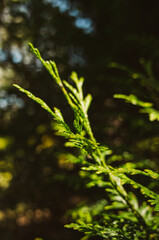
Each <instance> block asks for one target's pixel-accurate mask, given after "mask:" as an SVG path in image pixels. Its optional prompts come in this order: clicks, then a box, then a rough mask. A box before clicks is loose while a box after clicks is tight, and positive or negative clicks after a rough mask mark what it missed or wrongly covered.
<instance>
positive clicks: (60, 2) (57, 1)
mask: <svg viewBox="0 0 159 240" xmlns="http://www.w3.org/2000/svg"><path fill="white" fill-rule="evenodd" d="M45 1H46V2H49V3H51V5H52V6H53V7H58V8H59V10H60V12H62V13H63V12H66V11H67V10H69V9H70V3H69V2H68V1H67V0H45Z"/></svg>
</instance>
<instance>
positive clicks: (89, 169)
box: [14, 43, 159, 240]
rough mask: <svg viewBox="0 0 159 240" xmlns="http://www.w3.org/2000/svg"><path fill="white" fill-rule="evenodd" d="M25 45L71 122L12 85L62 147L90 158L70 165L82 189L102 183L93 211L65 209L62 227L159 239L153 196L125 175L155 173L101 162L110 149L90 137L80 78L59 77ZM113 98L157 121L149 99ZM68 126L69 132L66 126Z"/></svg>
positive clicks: (105, 236)
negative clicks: (37, 108)
mask: <svg viewBox="0 0 159 240" xmlns="http://www.w3.org/2000/svg"><path fill="white" fill-rule="evenodd" d="M29 45H30V48H31V51H32V52H33V53H34V54H35V55H36V57H37V58H38V59H39V60H40V61H41V62H42V64H43V65H44V67H45V68H46V69H47V70H48V72H49V73H50V74H51V76H52V77H53V79H54V81H55V82H56V83H57V85H58V86H59V87H60V89H61V91H62V92H63V94H64V96H65V98H66V100H67V102H68V104H69V106H70V107H71V109H72V110H73V112H74V121H73V123H72V126H71V127H70V126H68V124H67V123H66V122H65V120H64V117H63V115H62V113H61V111H60V110H59V109H58V108H54V110H51V109H50V107H48V105H47V104H46V103H45V102H44V101H43V100H41V99H40V98H38V97H36V96H34V95H33V94H32V93H31V92H29V91H27V90H25V89H23V88H22V87H20V86H18V85H14V86H15V87H16V88H18V89H19V90H20V91H21V92H23V93H25V94H26V95H27V96H28V97H30V98H31V99H32V100H33V101H35V102H37V103H38V104H40V105H41V107H42V108H44V109H45V110H46V111H47V112H48V113H49V114H51V116H52V117H53V119H54V120H55V122H56V125H55V130H56V131H57V133H58V134H59V135H61V136H64V137H65V138H66V139H67V140H68V142H67V145H69V146H72V147H78V148H79V149H80V151H81V154H85V155H86V156H88V159H91V160H90V161H82V160H79V161H74V163H75V162H77V163H80V164H81V174H83V176H84V177H85V178H87V179H88V181H87V185H86V187H94V186H97V187H102V188H104V189H105V190H106V193H107V201H105V200H102V201H101V202H98V204H97V203H94V206H96V207H97V206H98V210H97V211H96V212H95V213H94V209H95V208H96V207H93V206H92V207H91V206H90V205H89V204H88V205H84V206H83V207H82V208H80V209H78V211H77V209H75V211H73V212H74V213H75V212H76V214H73V212H72V213H71V215H72V218H73V219H74V221H75V223H71V224H69V225H66V227H68V228H73V229H75V230H78V231H81V232H83V233H84V234H85V235H86V237H85V239H88V238H89V237H90V236H92V235H93V236H100V237H101V238H103V239H134V240H140V239H156V240H157V239H159V221H158V220H159V217H158V215H157V213H155V211H159V195H158V194H157V193H155V192H154V191H152V190H150V189H149V188H148V187H145V186H143V185H142V184H141V183H139V182H137V181H135V180H134V179H132V178H131V176H132V175H138V174H139V175H144V176H146V177H150V178H151V179H153V180H154V181H158V180H159V174H158V173H156V172H153V171H152V170H150V169H145V170H138V169H136V168H130V169H128V168H124V167H119V168H114V167H113V166H112V165H111V161H110V162H109V161H108V162H107V161H106V156H107V155H109V154H110V152H111V151H110V149H109V148H108V147H105V146H101V145H100V144H99V143H98V142H97V141H96V139H95V137H94V135H93V132H92V129H91V125H90V122H89V118H88V109H89V106H90V104H91V101H92V97H91V95H90V94H88V95H87V96H86V97H84V95H83V82H84V79H83V78H78V75H77V73H75V72H73V73H72V74H71V80H72V83H70V82H68V81H62V80H61V78H60V76H59V72H58V69H57V67H56V64H55V62H54V61H45V60H44V59H43V58H42V56H41V54H40V52H39V50H38V49H37V48H34V46H33V45H32V44H31V43H30V44H29ZM115 97H116V98H122V99H125V100H126V101H127V102H131V103H132V104H135V105H139V106H140V107H141V108H142V109H144V111H145V112H147V113H149V115H150V119H151V120H155V119H157V120H158V117H157V115H155V117H152V111H153V114H154V111H155V110H154V109H153V108H152V104H151V103H145V102H142V101H140V100H139V99H138V98H137V97H136V96H134V95H130V96H125V95H115ZM150 112H151V113H150ZM154 118H155V119H154ZM73 128H74V130H71V129H73ZM71 159H72V158H71ZM74 159H77V158H76V157H75V158H74ZM79 159H80V158H79ZM70 161H72V160H70ZM125 185H130V186H131V187H132V188H134V189H136V188H138V189H140V191H141V193H142V194H143V196H146V197H145V199H144V202H142V203H141V201H139V200H138V199H137V197H136V196H135V195H134V194H133V193H131V192H128V191H127V190H126V188H125ZM149 203H151V204H152V205H155V208H153V207H152V206H150V205H149ZM83 209H85V211H87V217H86V216H85V215H83V211H84V210H83ZM154 210H155V211H154ZM77 212H78V214H77ZM83 239H84V238H83Z"/></svg>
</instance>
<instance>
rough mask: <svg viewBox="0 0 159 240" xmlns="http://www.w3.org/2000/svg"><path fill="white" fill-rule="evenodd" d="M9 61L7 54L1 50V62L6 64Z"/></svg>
mask: <svg viewBox="0 0 159 240" xmlns="http://www.w3.org/2000/svg"><path fill="white" fill-rule="evenodd" d="M6 59H7V54H6V53H5V51H4V50H3V49H1V48H0V62H4V61H5V60H6Z"/></svg>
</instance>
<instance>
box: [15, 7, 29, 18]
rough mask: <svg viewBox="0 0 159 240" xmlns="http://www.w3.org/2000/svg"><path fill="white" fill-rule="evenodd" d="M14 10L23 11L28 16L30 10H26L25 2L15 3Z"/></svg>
mask: <svg viewBox="0 0 159 240" xmlns="http://www.w3.org/2000/svg"><path fill="white" fill-rule="evenodd" d="M16 11H18V12H21V13H24V14H25V15H26V16H27V17H29V16H30V12H29V10H28V7H27V6H26V5H25V4H21V5H16Z"/></svg>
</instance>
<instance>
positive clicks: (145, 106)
mask: <svg viewBox="0 0 159 240" xmlns="http://www.w3.org/2000/svg"><path fill="white" fill-rule="evenodd" d="M114 98H120V99H124V100H125V101H126V102H129V103H131V104H133V105H137V106H140V107H142V108H141V110H140V112H141V113H148V115H149V119H150V121H155V120H157V121H159V111H157V110H155V109H154V108H152V106H153V104H152V103H148V102H143V101H140V100H139V99H138V98H137V97H136V96H134V95H132V94H131V95H129V96H127V95H124V94H115V95H114Z"/></svg>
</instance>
